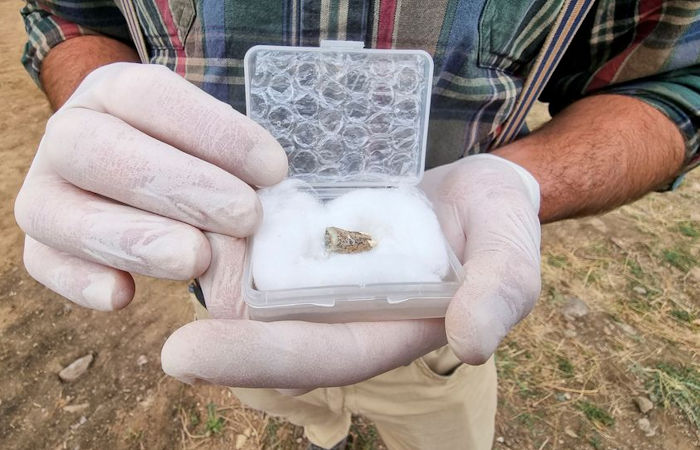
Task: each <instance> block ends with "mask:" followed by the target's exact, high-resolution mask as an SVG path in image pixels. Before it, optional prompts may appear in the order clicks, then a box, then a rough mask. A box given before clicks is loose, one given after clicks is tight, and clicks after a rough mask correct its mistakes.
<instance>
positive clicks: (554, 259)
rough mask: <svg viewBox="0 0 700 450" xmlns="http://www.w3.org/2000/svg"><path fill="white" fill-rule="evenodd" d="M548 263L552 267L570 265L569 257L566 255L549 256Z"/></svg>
mask: <svg viewBox="0 0 700 450" xmlns="http://www.w3.org/2000/svg"><path fill="white" fill-rule="evenodd" d="M547 264H549V265H550V266H552V267H557V268H562V267H566V266H568V265H569V259H568V258H567V257H566V256H564V255H549V256H547Z"/></svg>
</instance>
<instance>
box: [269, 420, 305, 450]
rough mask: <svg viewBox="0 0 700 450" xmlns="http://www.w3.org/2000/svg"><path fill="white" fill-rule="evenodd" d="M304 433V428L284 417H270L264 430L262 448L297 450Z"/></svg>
mask: <svg viewBox="0 0 700 450" xmlns="http://www.w3.org/2000/svg"><path fill="white" fill-rule="evenodd" d="M303 434H304V429H303V428H301V427H296V426H294V425H292V424H290V423H288V422H285V421H284V420H282V419H277V418H274V417H270V418H269V419H268V421H267V424H266V425H265V429H264V430H263V432H262V439H261V442H260V448H264V449H275V450H297V449H299V448H303V447H300V444H299V442H297V441H298V440H299V439H300V438H302V436H303Z"/></svg>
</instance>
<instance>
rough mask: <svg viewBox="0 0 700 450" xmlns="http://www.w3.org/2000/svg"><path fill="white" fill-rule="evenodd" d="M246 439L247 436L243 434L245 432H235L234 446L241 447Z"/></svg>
mask: <svg viewBox="0 0 700 450" xmlns="http://www.w3.org/2000/svg"><path fill="white" fill-rule="evenodd" d="M247 440H248V438H247V437H246V436H245V434H237V435H236V444H235V447H236V448H237V449H240V448H243V446H244V445H245V443H246V441H247Z"/></svg>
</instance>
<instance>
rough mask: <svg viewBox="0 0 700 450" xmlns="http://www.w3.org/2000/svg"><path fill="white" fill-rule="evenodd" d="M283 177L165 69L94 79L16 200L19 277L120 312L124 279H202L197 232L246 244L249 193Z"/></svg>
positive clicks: (128, 69) (100, 73) (51, 131)
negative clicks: (23, 273)
mask: <svg viewBox="0 0 700 450" xmlns="http://www.w3.org/2000/svg"><path fill="white" fill-rule="evenodd" d="M286 172H287V158H286V156H285V153H284V150H283V149H282V148H281V147H280V146H279V144H278V143H277V142H276V141H275V140H274V138H273V137H272V136H271V135H270V134H269V133H267V131H265V130H264V129H263V128H262V127H260V126H259V125H257V124H256V123H254V122H252V121H251V120H249V119H248V118H246V117H245V116H244V115H242V114H240V113H238V112H236V111H235V110H233V109H232V108H231V107H230V106H229V105H227V104H225V103H223V102H220V101H218V100H216V99H215V98H213V97H211V96H210V95H208V94H206V93H205V92H203V91H201V90H200V89H198V88H197V87H195V86H194V85H192V84H190V83H188V82H187V81H185V80H184V79H183V78H181V77H180V76H178V75H176V74H174V73H173V72H171V71H170V70H168V69H167V68H165V67H162V66H156V65H141V64H129V63H119V64H112V65H108V66H105V67H102V68H99V69H97V70H95V71H94V72H92V73H91V74H90V75H88V76H87V77H86V78H85V80H84V81H83V82H82V84H81V85H80V86H79V87H78V89H77V90H76V92H75V93H74V94H73V96H72V97H71V98H70V99H69V100H68V102H67V103H66V104H65V105H64V106H63V107H62V108H61V109H60V110H59V111H58V112H56V114H54V115H53V117H52V118H51V119H50V120H49V122H48V123H47V126H46V133H45V135H44V137H43V139H42V141H41V144H40V146H39V149H38V151H37V154H36V157H35V159H34V161H33V163H32V166H31V168H30V170H29V173H28V174H27V178H26V180H25V182H24V185H23V186H22V189H21V191H20V193H19V195H18V197H17V202H16V204H15V216H16V219H17V223H18V224H19V226H20V227H21V228H22V230H24V232H25V233H26V239H25V249H24V261H25V265H26V267H27V270H28V272H29V274H30V275H31V276H32V277H34V278H35V279H37V280H38V281H39V282H41V283H42V284H44V285H45V286H47V287H48V288H49V289H52V290H54V291H56V292H57V293H59V294H61V295H63V296H64V297H67V298H68V299H70V300H72V301H74V302H76V303H78V304H81V305H84V306H88V307H91V308H95V309H99V310H113V309H119V308H122V307H124V306H126V304H128V303H129V302H130V301H131V299H132V297H133V293H134V281H133V278H132V277H131V275H130V274H129V272H133V273H139V274H143V275H150V276H154V277H160V278H170V279H178V280H187V279H190V278H192V277H195V276H198V275H200V274H201V273H202V272H204V271H205V270H206V268H207V267H208V266H209V261H210V248H209V242H208V241H207V239H206V238H205V236H204V234H203V233H202V231H200V230H208V231H213V232H217V233H224V234H227V235H230V236H238V237H245V236H248V235H249V234H251V233H252V232H253V231H254V229H255V227H256V226H257V224H258V223H259V221H260V218H261V206H260V203H259V201H258V198H257V195H256V194H255V191H254V190H253V188H251V187H250V186H249V185H258V186H266V185H271V184H274V183H277V182H279V181H281V180H282V179H283V178H284V176H285V175H286Z"/></svg>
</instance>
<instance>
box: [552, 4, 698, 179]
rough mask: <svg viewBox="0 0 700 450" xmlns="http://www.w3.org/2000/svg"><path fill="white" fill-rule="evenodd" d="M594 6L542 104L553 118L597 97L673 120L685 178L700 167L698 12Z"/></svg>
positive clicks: (688, 7) (690, 7)
mask: <svg viewBox="0 0 700 450" xmlns="http://www.w3.org/2000/svg"><path fill="white" fill-rule="evenodd" d="M672 3H673V4H672ZM596 4H597V7H596V8H595V9H594V10H593V11H591V12H590V13H589V15H588V17H587V18H586V21H585V23H584V24H583V25H582V27H581V30H580V32H579V33H578V34H577V36H576V38H575V39H574V41H573V42H572V44H571V46H570V47H569V49H568V50H567V52H566V54H565V56H564V58H563V59H562V61H561V63H560V65H559V67H558V68H557V70H556V71H555V73H554V75H553V76H552V79H551V81H550V82H549V84H548V86H547V88H546V89H545V91H544V92H543V95H542V100H543V101H547V102H549V103H550V111H551V112H552V114H556V113H557V112H558V111H560V110H561V109H563V108H565V107H566V106H567V105H568V104H570V103H572V102H573V101H575V100H577V99H579V98H582V97H585V96H588V95H596V94H619V95H627V96H630V97H634V98H637V99H639V100H641V101H643V102H645V103H647V104H649V105H651V106H652V107H654V108H656V109H658V110H659V111H661V112H662V113H663V114H665V115H666V116H667V117H668V118H669V119H671V120H672V121H673V122H674V123H675V124H676V125H677V126H678V128H679V130H680V131H681V133H682V135H683V137H684V139H685V144H686V158H685V163H684V165H683V168H682V169H681V173H679V176H682V174H683V173H686V172H688V171H689V170H691V169H692V168H694V167H696V166H698V164H700V151H699V149H698V147H699V146H700V4H699V3H697V2H670V1H661V0H656V1H648V0H647V1H641V0H640V1H630V0H627V1H619V0H618V1H614V0H601V1H599V2H596ZM675 184H676V183H674V185H675Z"/></svg>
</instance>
